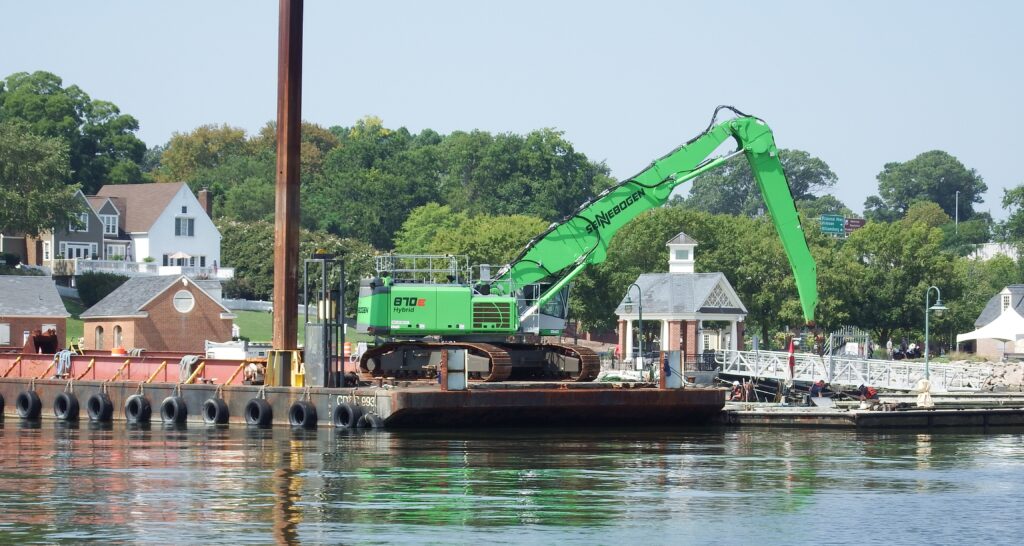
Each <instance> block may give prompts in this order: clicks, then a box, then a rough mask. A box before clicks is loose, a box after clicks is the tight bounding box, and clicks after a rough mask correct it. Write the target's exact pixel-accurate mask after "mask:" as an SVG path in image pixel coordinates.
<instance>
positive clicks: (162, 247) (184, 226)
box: [96, 182, 221, 269]
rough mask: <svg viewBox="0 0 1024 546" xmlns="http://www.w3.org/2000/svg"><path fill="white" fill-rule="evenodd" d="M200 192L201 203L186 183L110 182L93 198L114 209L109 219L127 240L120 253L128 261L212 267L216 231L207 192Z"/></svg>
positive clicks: (216, 258) (216, 249) (217, 255)
mask: <svg viewBox="0 0 1024 546" xmlns="http://www.w3.org/2000/svg"><path fill="white" fill-rule="evenodd" d="M200 194H201V196H202V197H203V198H204V200H205V201H206V203H205V206H204V204H203V203H200V200H199V199H197V198H196V196H195V195H193V194H192V190H190V189H189V187H188V185H187V184H185V183H184V182H176V183H155V184H111V185H106V186H103V187H102V188H100V191H99V192H98V193H97V194H96V197H99V198H107V199H108V201H109V203H112V204H113V206H114V207H115V208H116V209H117V215H116V216H113V217H111V218H112V220H111V221H114V222H117V229H118V230H119V233H121V234H123V235H124V236H125V237H123V238H121V240H124V241H126V242H130V244H129V245H128V247H127V248H125V253H124V254H123V255H124V256H125V257H126V258H127V259H128V261H134V262H137V263H141V262H145V261H146V259H147V258H151V259H152V260H151V261H152V262H153V263H155V264H157V265H159V266H184V267H193V268H201V269H207V268H209V269H215V268H217V267H218V266H219V265H220V261H221V259H220V231H218V230H217V226H215V225H214V224H213V220H212V219H211V218H210V214H209V196H208V195H207V194H206V191H205V190H203V191H201V192H200ZM97 203H98V201H97ZM107 244H108V245H112V244H120V243H117V242H116V241H107Z"/></svg>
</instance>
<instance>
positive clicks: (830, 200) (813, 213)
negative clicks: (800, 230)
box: [796, 194, 855, 220]
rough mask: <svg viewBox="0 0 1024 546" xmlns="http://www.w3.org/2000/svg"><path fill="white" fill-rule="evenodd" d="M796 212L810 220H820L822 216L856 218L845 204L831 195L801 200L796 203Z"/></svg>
mask: <svg viewBox="0 0 1024 546" xmlns="http://www.w3.org/2000/svg"><path fill="white" fill-rule="evenodd" d="M796 210H798V211H800V214H802V215H803V217H804V218H806V219H808V220H810V219H814V218H820V217H821V215H822V214H838V215H840V216H845V217H847V218H850V217H853V216H855V214H854V213H853V211H852V210H850V208H849V207H847V206H846V204H845V203H843V202H842V201H840V200H839V199H837V198H836V197H835V196H834V195H831V194H825V195H822V196H820V197H814V196H811V197H808V198H804V199H800V200H799V201H797V202H796Z"/></svg>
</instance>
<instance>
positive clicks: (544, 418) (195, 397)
mask: <svg viewBox="0 0 1024 546" xmlns="http://www.w3.org/2000/svg"><path fill="white" fill-rule="evenodd" d="M181 356H182V355H180V354H170V353H168V354H147V355H145V356H142V357H127V356H111V355H109V354H103V353H93V354H88V353H87V354H85V355H80V356H75V357H73V358H72V361H71V365H70V374H69V375H68V378H63V379H55V378H53V369H54V358H53V355H32V354H0V397H2V399H3V402H2V403H0V406H2V409H0V414H3V415H5V416H6V417H7V418H14V419H18V418H21V416H20V415H19V413H18V408H17V407H16V406H17V401H18V398H19V396H20V395H22V394H25V399H26V400H27V399H28V398H32V396H33V395H30V394H27V393H34V396H35V397H37V398H38V404H37V405H38V406H39V407H38V408H37V411H36V415H34V416H33V418H35V419H59V418H61V417H60V416H58V413H59V412H58V411H57V409H56V407H55V404H57V403H58V402H57V399H58V398H59V397H60V398H62V399H63V400H64V401H63V402H61V403H67V398H68V396H70V397H73V398H74V400H75V402H76V403H77V405H78V408H79V411H78V415H76V416H75V419H76V420H78V419H80V420H90V419H91V417H90V415H89V414H90V412H89V409H90V408H89V407H88V406H89V405H90V404H94V403H95V404H101V405H103V406H104V407H105V408H106V409H107V411H106V412H105V413H103V414H101V415H100V416H101V417H103V420H119V421H124V420H131V419H129V416H128V415H127V414H126V411H125V410H126V404H127V402H128V400H129V398H130V397H133V396H139V397H141V398H142V399H144V400H145V402H146V404H147V405H148V407H149V408H150V410H151V416H150V419H151V420H152V422H153V423H160V422H161V421H164V422H171V423H173V424H183V423H203V424H210V423H211V422H212V421H223V423H219V424H253V421H254V419H253V415H252V414H251V413H250V412H251V411H252V409H253V406H254V404H255V405H258V406H260V407H261V408H263V410H262V411H263V413H264V414H266V413H269V417H268V416H267V415H262V416H260V417H259V420H260V421H261V422H260V423H258V424H261V425H264V426H272V425H292V426H305V427H307V428H313V427H316V426H337V427H339V428H350V427H354V426H356V425H357V423H356V422H355V421H354V417H353V416H355V417H359V416H365V418H363V419H361V420H359V421H358V423H359V426H367V427H448V426H491V425H499V426H522V427H536V426H548V425H562V426H592V425H606V424H620V425H654V424H671V423H695V424H702V423H703V424H708V423H713V422H715V421H716V420H717V419H718V416H719V414H720V413H721V410H722V407H723V405H724V403H725V394H724V393H725V391H724V390H723V389H718V388H693V387H687V388H681V389H665V388H659V387H658V385H657V384H654V383H629V382H615V383H607V382H590V383H588V382H579V383H577V382H572V381H553V382H502V383H483V382H470V383H469V384H468V385H467V388H466V389H465V390H458V391H449V390H444V389H442V388H441V386H440V385H439V384H438V382H437V381H436V380H433V381H431V380H417V381H401V380H389V379H376V380H373V381H364V382H362V383H361V384H360V386H358V387H348V388H323V387H269V386H263V385H247V384H244V383H243V381H242V377H241V374H239V373H238V372H239V371H240V370H241V368H242V366H243V365H244V362H239V361H232V360H216V359H201V360H200V362H199V363H198V365H197V366H196V367H195V372H193V373H192V374H191V376H190V377H187V378H184V379H183V378H182V377H181V375H180V374H179V370H178V360H179V359H180V357H181ZM62 393H66V395H67V396H62ZM171 398H176V399H177V400H176V401H175V403H174V405H175V407H176V408H178V411H180V412H183V413H184V415H171V416H170V417H171V419H167V416H166V415H162V413H163V412H162V410H163V409H164V408H163V406H164V405H165V403H166V401H167V400H169V399H171ZM255 400H261V401H262V402H254V401H255ZM136 401H137V402H141V401H140V400H139V399H136ZM217 401H219V402H217ZM221 403H222V404H221ZM211 404H214V405H216V406H218V408H219V409H220V411H219V413H218V414H216V415H212V416H211V415H210V414H209V413H207V412H208V410H210V411H212V410H211V409H210V407H209V406H210V405H211ZM266 408H269V412H267V411H266ZM296 408H299V410H297V409H296ZM339 408H343V409H339ZM172 409H173V408H172ZM296 411H300V413H301V414H302V415H299V416H298V417H299V418H300V419H299V420H298V422H296V419H295V417H296V415H295V412H296ZM339 414H341V415H340V417H339ZM64 419H65V420H68V419H67V416H66V415H64ZM93 420H95V419H93Z"/></svg>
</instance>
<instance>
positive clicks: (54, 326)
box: [39, 324, 57, 334]
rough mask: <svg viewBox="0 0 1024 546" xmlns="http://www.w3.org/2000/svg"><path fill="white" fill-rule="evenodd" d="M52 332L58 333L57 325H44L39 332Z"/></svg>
mask: <svg viewBox="0 0 1024 546" xmlns="http://www.w3.org/2000/svg"><path fill="white" fill-rule="evenodd" d="M50 330H53V331H54V333H56V332H57V325H56V324H44V325H42V327H40V328H39V331H40V332H42V333H44V334H45V333H46V332H49V331H50Z"/></svg>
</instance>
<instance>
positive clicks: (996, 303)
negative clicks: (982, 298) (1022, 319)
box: [974, 284, 1024, 328]
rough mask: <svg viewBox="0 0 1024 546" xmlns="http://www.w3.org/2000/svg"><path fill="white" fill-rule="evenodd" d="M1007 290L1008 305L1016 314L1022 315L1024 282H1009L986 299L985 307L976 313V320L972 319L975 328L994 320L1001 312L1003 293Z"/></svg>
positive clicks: (1023, 311)
mask: <svg viewBox="0 0 1024 546" xmlns="http://www.w3.org/2000/svg"><path fill="white" fill-rule="evenodd" d="M1007 291H1008V292H1009V293H1010V307H1011V308H1012V309H1013V310H1015V311H1016V312H1017V313H1018V314H1020V315H1024V284H1011V285H1009V286H1007V287H1006V288H1004V289H1002V290H1000V291H999V293H997V294H996V295H995V296H992V298H991V299H990V300H988V303H987V304H985V308H984V309H982V310H981V314H980V315H978V320H975V321H974V327H975V328H981V327H982V326H984V325H986V324H988V323H990V322H992V321H993V320H996V319H997V318H998V317H999V315H1001V314H1002V312H1003V293H1004V292H1007Z"/></svg>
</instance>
